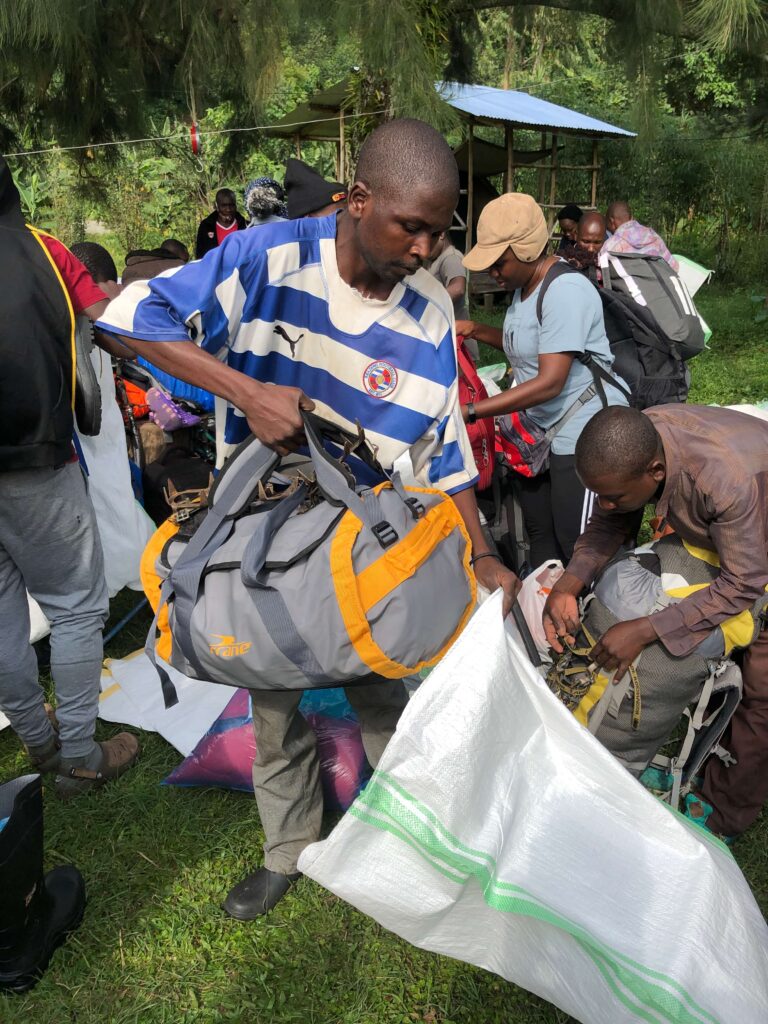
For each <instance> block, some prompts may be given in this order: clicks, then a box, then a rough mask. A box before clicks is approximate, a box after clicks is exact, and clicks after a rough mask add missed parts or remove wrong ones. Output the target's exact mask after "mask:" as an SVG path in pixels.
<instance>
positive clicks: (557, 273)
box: [536, 260, 581, 327]
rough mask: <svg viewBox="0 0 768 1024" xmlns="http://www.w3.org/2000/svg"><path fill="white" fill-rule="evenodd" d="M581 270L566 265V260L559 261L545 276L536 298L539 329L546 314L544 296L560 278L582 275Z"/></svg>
mask: <svg viewBox="0 0 768 1024" xmlns="http://www.w3.org/2000/svg"><path fill="white" fill-rule="evenodd" d="M580 273H581V271H580V270H576V269H575V267H572V266H571V265H570V263H566V262H565V261H564V260H559V261H558V262H557V263H554V264H553V265H552V266H551V267H550V268H549V270H548V271H547V272H546V274H545V275H544V280H543V281H542V282H541V288H539V294H538V296H537V298H536V319H537V320H538V321H539V327H541V318H542V315H543V312H544V296H545V295H546V294H547V289H548V288H549V286H550V285H551V284H552V282H553V281H556V280H557V279H558V277H562V276H563V274H580Z"/></svg>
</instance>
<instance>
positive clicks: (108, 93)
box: [0, 0, 768, 150]
mask: <svg viewBox="0 0 768 1024" xmlns="http://www.w3.org/2000/svg"><path fill="white" fill-rule="evenodd" d="M767 8H768V5H767V4H766V3H765V2H764V0H653V2H649V0H536V2H534V0H388V2H387V3H381V2H380V0H336V2H335V3H334V5H333V6H332V7H331V8H330V13H329V8H328V5H320V4H317V3H316V0H278V2H273V3H269V2H267V0H152V2H151V3H150V2H147V0H57V2H56V3H54V4H51V3H49V2H48V0H14V2H13V3H6V4H0V96H2V100H3V102H2V104H1V105H0V107H1V109H2V113H0V148H2V149H4V150H9V149H12V148H14V147H22V148H23V147H27V146H30V145H34V144H35V143H37V142H39V141H41V140H51V139H54V138H55V139H57V140H58V141H60V142H62V143H66V142H70V143H80V144H83V143H85V142H88V141H91V140H93V139H98V140H101V141H106V140H108V139H111V138H125V137H126V135H130V134H131V133H141V132H142V131H143V130H144V129H145V127H146V124H147V121H148V115H151V116H155V117H156V116H157V110H158V106H162V108H163V116H165V115H169V114H172V115H176V116H179V117H184V116H186V117H195V116H198V115H199V114H200V112H201V111H203V110H205V109H206V107H208V106H213V105H216V104H220V103H223V102H230V103H232V104H233V108H234V109H235V110H236V111H238V113H239V112H242V113H243V116H245V114H246V113H247V114H249V115H250V116H251V117H252V116H253V115H254V113H255V112H257V111H258V110H259V109H263V106H264V100H265V98H266V97H267V96H269V95H270V94H271V92H272V91H273V89H274V87H275V85H276V83H277V81H278V80H279V76H280V72H281V68H282V66H283V54H284V52H285V50H286V46H287V44H289V43H290V42H291V41H294V42H295V40H296V34H297V33H298V34H299V35H301V36H306V35H307V34H309V33H311V32H312V31H324V32H326V33H328V34H331V33H332V34H333V42H332V46H336V45H338V44H351V45H352V46H353V47H354V48H355V50H356V51H357V55H358V59H357V63H359V64H361V65H362V66H363V68H364V71H365V74H366V75H367V76H368V77H369V78H370V79H371V81H372V82H373V85H372V89H373V91H374V92H376V91H377V90H378V91H379V92H381V91H382V90H383V92H384V93H385V94H386V96H387V98H388V105H389V107H390V109H391V110H393V111H396V112H397V113H399V114H416V113H418V114H420V115H421V116H423V117H426V118H427V119H429V120H431V121H432V122H433V123H435V124H438V125H440V126H444V125H445V124H446V123H450V117H451V115H450V112H449V111H448V110H447V109H446V108H445V106H444V105H441V103H440V101H439V100H438V99H437V97H436V96H435V92H434V88H433V86H434V82H435V81H436V80H438V79H439V78H441V77H443V76H445V77H449V78H450V77H455V78H459V79H461V80H464V81H468V80H471V78H472V76H473V74H474V73H475V70H476V69H475V63H476V58H477V55H478V53H479V52H480V51H481V50H482V46H481V40H480V30H481V28H482V27H483V20H482V18H483V12H486V11H509V12H512V14H513V15H516V16H517V18H518V19H519V20H518V21H515V20H512V21H509V22H508V25H509V26H512V31H511V32H508V34H507V37H506V40H505V51H504V52H505V55H506V72H507V80H509V77H510V75H511V74H512V73H513V72H514V71H515V70H516V61H517V49H516V45H517V30H516V29H515V25H516V24H520V23H522V24H525V18H524V15H525V13H526V12H530V11H550V12H564V13H565V14H566V15H572V16H577V17H581V18H583V17H584V16H585V15H589V16H591V17H593V18H599V19H601V20H602V21H604V22H605V23H606V24H607V25H609V26H610V28H609V31H608V35H607V41H608V44H609V45H610V46H611V47H612V48H613V49H614V51H615V52H616V53H620V54H622V55H623V56H624V57H625V58H626V60H627V61H628V66H629V67H630V69H631V70H632V71H633V73H637V74H639V75H640V76H641V84H642V82H643V80H646V79H650V77H652V76H651V69H652V68H653V65H654V56H655V51H656V50H657V49H658V41H659V39H660V38H662V37H668V38H674V39H694V40H697V41H699V42H702V43H703V44H704V45H706V46H707V47H710V48H717V49H718V50H720V51H726V50H739V51H740V52H743V53H744V54H746V55H747V56H749V57H753V58H762V57H764V56H765V55H766V53H768V36H766V31H765V20H764V16H765V13H766V9H767ZM329 18H330V19H332V20H330V21H329ZM751 73H754V66H753V68H752V72H751Z"/></svg>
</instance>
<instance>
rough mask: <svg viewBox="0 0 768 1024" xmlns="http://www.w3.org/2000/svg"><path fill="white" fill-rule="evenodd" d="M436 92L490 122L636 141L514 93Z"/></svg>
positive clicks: (454, 88)
mask: <svg viewBox="0 0 768 1024" xmlns="http://www.w3.org/2000/svg"><path fill="white" fill-rule="evenodd" d="M437 91H438V92H439V93H440V95H441V96H442V97H443V99H444V100H445V101H446V102H447V103H450V105H451V106H452V107H455V109H456V110H460V111H462V113H464V114H469V115H471V116H472V117H477V118H485V119H487V120H489V121H507V122H509V123H510V124H513V125H515V126H516V127H520V128H534V129H540V130H541V131H559V132H570V133H573V134H575V135H592V136H594V137H595V138H597V137H603V138H606V137H613V138H619V137H625V138H634V136H635V132H628V131H626V129H624V128H617V127H616V126H615V125H612V124H608V123H607V122H606V121H599V120H598V119H597V118H596V117H589V116H588V115H587V114H580V113H579V112H578V111H576V110H569V109H568V107H561V106H559V105H558V104H557V103H549V102H548V101H547V100H540V99H537V98H536V97H535V96H529V95H528V93H525V92H515V91H514V90H512V89H491V88H490V87H489V86H486V85H460V84H459V83H458V82H442V83H441V84H439V85H438V87H437Z"/></svg>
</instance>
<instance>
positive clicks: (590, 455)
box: [576, 405, 661, 482]
mask: <svg viewBox="0 0 768 1024" xmlns="http://www.w3.org/2000/svg"><path fill="white" fill-rule="evenodd" d="M660 448H661V438H660V437H659V435H658V433H657V432H656V428H655V427H654V425H653V423H651V421H650V420H649V419H648V417H647V416H644V415H643V414H642V413H641V412H640V410H639V409H628V408H626V407H625V406H622V405H612V406H609V407H608V408H607V409H601V410H600V412H598V413H596V415H594V416H593V417H592V419H591V420H590V421H589V423H587V425H586V427H584V429H583V430H582V432H581V434H580V436H579V439H578V441H577V442H576V472H577V473H578V474H579V477H580V478H581V480H582V482H584V481H586V480H590V481H595V480H597V479H600V478H601V477H609V476H610V477H616V478H617V479H621V480H631V479H633V478H634V477H637V476H641V475H642V474H643V473H644V472H645V471H646V469H647V468H648V465H649V463H651V462H652V461H653V459H654V458H655V457H656V455H657V454H658V452H659V449H660Z"/></svg>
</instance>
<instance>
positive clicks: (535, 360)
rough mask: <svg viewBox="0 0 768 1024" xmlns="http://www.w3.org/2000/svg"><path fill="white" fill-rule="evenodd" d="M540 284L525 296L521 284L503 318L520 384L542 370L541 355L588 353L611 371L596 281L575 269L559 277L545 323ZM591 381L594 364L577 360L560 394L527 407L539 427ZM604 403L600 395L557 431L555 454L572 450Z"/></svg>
mask: <svg viewBox="0 0 768 1024" xmlns="http://www.w3.org/2000/svg"><path fill="white" fill-rule="evenodd" d="M539 288H541V285H539V287H538V288H535V289H534V291H532V292H531V294H530V295H529V296H528V298H527V299H525V300H523V299H521V297H520V294H521V293H520V290H519V289H518V290H517V291H516V292H515V294H514V297H513V299H512V305H511V306H510V307H509V309H508V310H507V315H506V317H505V318H504V352H505V354H506V356H507V359H509V362H510V365H511V367H512V370H513V372H514V375H515V380H516V381H517V383H518V384H523V383H524V382H525V381H528V380H532V379H533V378H534V377H536V376H537V375H538V372H539V355H540V354H543V355H550V354H556V353H559V352H576V353H581V352H589V353H590V354H591V355H592V356H593V357H594V359H595V360H597V361H598V362H599V363H600V365H601V366H602V367H603V368H604V369H605V370H610V369H611V367H612V366H613V355H612V354H611V347H610V345H609V344H608V338H607V337H606V334H605V324H604V322H603V304H602V302H601V301H600V296H599V295H598V294H597V289H596V288H595V287H594V285H592V284H591V283H590V282H589V281H588V280H587V278H586V277H583V276H582V275H581V274H576V273H574V274H564V275H563V276H562V277H558V278H555V280H554V281H553V282H552V283H551V284H550V285H549V287H548V288H547V292H546V294H545V296H544V303H543V306H542V311H541V324H539V321H538V319H537V317H536V302H537V299H538V295H539ZM617 379H618V380H619V381H620V383H621V384H623V385H624V387H625V388H626V384H624V382H623V381H622V380H621V379H620V378H617ZM592 381H593V377H592V373H591V372H590V370H589V368H588V367H586V366H584V364H583V363H580V362H579V361H578V360H577V359H574V360H573V363H572V364H571V369H570V371H569V373H568V377H567V379H566V382H565V386H564V387H563V390H562V391H561V392H560V394H559V395H556V396H555V398H551V399H550V400H549V401H548V402H542V403H541V405H534V406H531V408H530V409H527V410H526V411H527V412H528V414H529V415H530V416H531V418H532V419H533V420H534V421H535V422H536V423H538V424H539V426H541V427H544V428H545V429H546V428H548V427H551V426H552V425H553V424H554V423H557V421H558V420H559V419H560V417H561V416H562V415H563V414H564V413H565V412H567V410H568V409H569V408H570V407H571V405H573V403H574V402H575V401H576V399H577V398H578V397H579V395H581V393H582V392H583V391H584V389H585V388H587V387H589V385H590V384H591V383H592ZM604 389H605V396H606V398H607V400H608V404H609V405H627V399H626V398H625V397H624V395H623V394H622V393H621V391H619V390H618V389H617V388H612V387H610V385H608V384H604ZM627 390H628V389H627ZM602 407H603V406H602V402H601V401H600V397H599V395H596V396H595V397H594V398H593V399H592V400H591V401H589V402H587V403H586V405H584V406H583V407H582V409H581V410H580V411H579V412H577V413H576V414H575V415H574V416H572V417H571V419H569V420H568V422H567V423H566V424H565V425H564V426H563V428H562V430H561V431H560V432H559V433H558V434H556V436H555V438H554V440H553V442H552V452H553V454H555V455H573V453H574V450H575V448H576V441H577V440H578V437H579V434H580V433H581V432H582V430H583V429H584V427H585V426H586V424H587V423H588V422H589V420H590V419H591V418H592V417H593V416H594V415H595V413H596V412H599V410H600V409H602Z"/></svg>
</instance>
